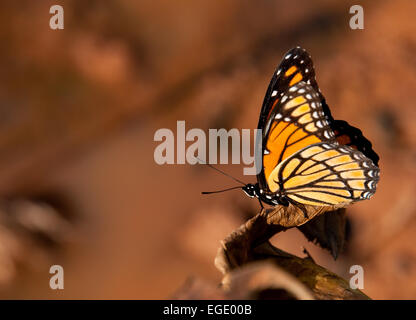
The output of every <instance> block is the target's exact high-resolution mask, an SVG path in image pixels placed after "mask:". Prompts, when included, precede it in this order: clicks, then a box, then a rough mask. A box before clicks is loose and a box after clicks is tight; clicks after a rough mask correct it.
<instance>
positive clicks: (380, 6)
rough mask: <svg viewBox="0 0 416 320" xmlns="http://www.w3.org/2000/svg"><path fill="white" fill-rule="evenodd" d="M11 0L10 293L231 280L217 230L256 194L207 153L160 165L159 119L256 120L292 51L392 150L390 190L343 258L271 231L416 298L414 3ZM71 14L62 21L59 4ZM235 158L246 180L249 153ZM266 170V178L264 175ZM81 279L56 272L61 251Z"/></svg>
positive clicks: (332, 97) (383, 149)
mask: <svg viewBox="0 0 416 320" xmlns="http://www.w3.org/2000/svg"><path fill="white" fill-rule="evenodd" d="M362 2H363V3H362V5H363V7H364V14H365V29H364V30H351V29H350V28H349V19H350V17H351V14H349V8H350V7H351V6H352V5H353V4H357V3H356V2H353V1H347V0H341V1H331V0H319V1H307V0H298V1H268V0H262V1H248V0H247V1H241V0H225V1H215V2H214V1H167V0H154V1H123V0H122V1H115V0H114V1H113V0H108V1H98V0H97V1H81V0H79V1H75V0H73V1H23V0H21V1H2V2H1V4H0V37H1V42H0V43H1V50H0V298H52V299H61V298H76V299H87V298H97V299H101V298H115V299H121V298H123V299H153V298H169V297H171V296H172V294H174V293H175V291H176V290H177V289H178V288H179V287H180V286H182V285H183V283H184V282H185V280H186V279H187V278H189V277H190V276H196V277H200V278H203V279H205V280H206V281H212V282H219V281H220V279H221V274H220V273H219V272H218V271H217V270H216V269H215V267H214V264H213V260H214V257H215V253H216V250H217V248H218V246H219V241H220V240H221V239H223V238H224V237H225V236H226V235H227V234H229V233H230V232H231V231H232V230H234V229H235V228H237V227H238V226H239V225H240V224H241V223H242V222H243V221H244V219H245V218H247V217H248V216H250V215H253V214H254V213H255V212H256V210H258V203H257V202H256V201H252V200H250V199H248V198H247V197H246V196H245V195H243V193H242V192H241V191H233V192H229V193H224V194H221V195H215V196H214V195H212V196H201V195H200V192H201V191H206V190H213V189H214V190H215V189H218V188H222V187H227V186H232V185H233V183H232V181H230V180H228V178H226V177H224V176H221V175H218V174H217V173H215V172H214V171H213V170H210V169H209V168H206V167H204V166H201V165H197V166H191V165H171V166H168V165H165V166H159V165H157V164H155V162H154V159H153V152H154V148H155V147H156V146H157V145H158V142H154V141H153V135H154V133H155V131H156V130H157V129H159V128H170V129H172V130H173V131H174V132H175V130H176V121H177V120H186V125H187V129H190V128H202V129H204V130H208V128H222V127H224V128H226V129H230V128H239V129H241V128H251V129H254V128H255V127H256V126H257V119H258V114H259V111H260V107H261V103H262V100H263V97H264V93H265V91H266V88H267V85H268V81H269V79H270V77H271V75H272V73H273V71H274V69H275V67H276V66H277V64H278V63H279V61H280V59H281V57H282V56H283V54H284V53H285V52H286V51H288V50H289V49H290V48H292V47H294V46H296V45H300V46H302V47H304V48H305V49H307V50H308V51H309V52H310V53H311V55H312V58H313V60H314V62H315V68H316V73H317V80H318V83H319V84H320V87H321V90H322V92H323V94H324V95H325V97H326V99H327V102H328V104H329V105H330V107H331V110H332V113H333V115H334V117H335V118H337V119H344V120H347V121H348V122H349V123H351V124H353V125H355V126H357V127H359V128H361V129H362V130H363V132H364V133H365V135H366V136H367V138H369V139H370V140H371V141H372V142H373V146H374V149H375V150H376V151H377V152H378V154H379V155H380V158H381V160H380V167H381V181H380V183H379V188H378V191H377V193H376V194H375V196H374V197H373V198H372V199H371V200H370V201H364V202H361V203H358V204H355V205H353V206H351V207H350V208H349V209H348V216H349V217H350V221H351V238H350V241H349V244H348V248H347V250H346V252H344V254H342V255H341V256H340V257H339V258H338V260H336V261H333V259H332V258H331V256H330V254H329V253H327V252H325V251H323V250H321V249H319V248H318V247H316V246H315V245H313V244H312V243H308V242H307V241H306V240H305V238H304V237H303V235H302V234H301V233H300V232H299V231H298V230H290V231H287V232H285V233H284V234H281V235H278V236H277V237H276V238H274V239H273V243H274V244H275V245H276V246H278V247H279V248H281V249H284V250H287V251H289V252H291V253H294V254H297V255H300V256H302V255H303V253H302V246H304V247H306V248H307V249H308V251H309V252H310V253H311V255H312V256H313V257H314V259H315V260H316V261H317V263H319V264H321V265H323V266H326V267H328V268H329V269H330V270H332V271H334V272H336V273H338V274H339V275H341V276H344V277H346V278H349V277H350V276H351V275H350V274H349V268H350V266H351V265H354V264H359V265H362V266H363V267H364V272H365V274H364V286H365V287H364V290H363V291H364V292H365V293H366V294H368V295H369V296H370V297H372V298H375V299H414V298H416V246H415V243H414V242H415V241H416V236H415V232H416V219H415V217H416V202H415V194H416V181H415V177H416V167H415V161H416V126H415V125H414V119H415V118H416V108H415V101H416V99H415V98H416V91H415V89H416V77H415V74H416V54H415V53H416V36H415V30H416V21H415V19H414V13H415V12H416V2H415V1H413V0H408V1H406V0H400V1H398V0H395V1H393V0H391V1H387V0H383V1H362ZM53 4H60V5H62V6H63V7H64V10H65V29H64V30H51V29H50V28H49V19H50V17H51V15H50V14H49V8H50V6H51V5H53ZM221 168H222V169H224V170H226V171H228V172H230V173H231V174H233V175H234V176H236V177H238V178H241V179H243V180H245V181H247V182H254V181H255V177H247V176H243V175H242V168H243V166H242V165H222V166H221ZM250 180H251V181H250ZM53 264H59V265H62V266H63V267H64V270H65V289H64V290H56V291H53V290H51V289H50V288H49V278H50V276H51V275H50V274H49V268H50V266H51V265H53Z"/></svg>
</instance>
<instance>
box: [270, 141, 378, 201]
mask: <svg viewBox="0 0 416 320" xmlns="http://www.w3.org/2000/svg"><path fill="white" fill-rule="evenodd" d="M275 171H276V173H272V174H275V175H276V177H277V178H278V179H279V181H280V183H281V186H282V187H283V190H284V193H285V194H286V196H287V197H289V198H290V199H291V200H293V201H295V202H298V203H302V204H309V205H315V206H322V205H344V204H348V203H350V202H353V201H358V200H363V199H368V198H370V197H371V196H372V195H373V194H374V193H375V190H376V186H377V182H378V179H379V168H378V167H377V166H375V165H374V163H373V162H372V161H371V160H370V159H368V158H367V157H366V156H365V155H364V154H363V153H362V152H360V151H357V150H355V149H353V148H351V147H348V146H340V145H339V144H338V143H318V144H315V145H311V146H308V147H307V148H305V149H303V150H301V151H300V152H298V153H296V154H295V155H293V156H291V157H290V158H288V159H287V160H286V161H284V162H283V163H281V164H280V165H279V166H278V167H277V168H276V169H275Z"/></svg>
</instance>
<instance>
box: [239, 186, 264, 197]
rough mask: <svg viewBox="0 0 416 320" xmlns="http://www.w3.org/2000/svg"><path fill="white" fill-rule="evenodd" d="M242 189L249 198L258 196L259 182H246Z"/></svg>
mask: <svg viewBox="0 0 416 320" xmlns="http://www.w3.org/2000/svg"><path fill="white" fill-rule="evenodd" d="M242 189H243V191H244V192H245V193H246V195H248V196H249V197H250V198H254V197H256V198H258V197H259V194H260V192H259V184H258V183H256V184H251V183H248V184H246V185H245V186H244V187H242Z"/></svg>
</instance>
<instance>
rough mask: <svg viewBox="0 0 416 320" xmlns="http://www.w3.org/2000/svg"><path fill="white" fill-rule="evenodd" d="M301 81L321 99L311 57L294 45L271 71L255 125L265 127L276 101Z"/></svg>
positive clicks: (259, 127) (260, 127)
mask: <svg viewBox="0 0 416 320" xmlns="http://www.w3.org/2000/svg"><path fill="white" fill-rule="evenodd" d="M301 81H303V82H305V83H307V84H309V85H310V86H312V88H313V89H315V91H316V92H317V93H318V95H319V96H320V99H322V96H321V94H320V91H319V87H318V84H317V83H316V80H315V70H314V67H313V63H312V59H311V57H310V55H309V54H308V53H307V52H306V50H304V49H302V48H300V47H296V48H293V49H291V50H290V51H288V52H287V53H286V54H285V55H284V57H283V59H282V62H281V63H280V65H279V66H278V67H277V69H276V71H275V72H274V73H273V77H272V79H271V80H270V84H269V87H268V88H267V91H266V95H265V97H264V101H263V105H262V109H261V112H260V119H259V123H258V126H257V128H258V129H262V130H263V129H264V128H265V126H266V122H267V121H268V120H269V119H270V115H271V112H272V110H273V108H275V107H276V105H277V103H278V101H279V100H280V99H281V98H282V97H283V95H284V94H285V93H286V92H287V91H288V90H289V88H290V87H292V86H293V85H295V84H297V83H298V82H301Z"/></svg>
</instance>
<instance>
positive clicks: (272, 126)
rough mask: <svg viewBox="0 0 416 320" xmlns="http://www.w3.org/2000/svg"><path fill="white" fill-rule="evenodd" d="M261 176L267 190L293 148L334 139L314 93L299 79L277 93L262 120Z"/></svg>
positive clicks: (292, 152)
mask: <svg viewBox="0 0 416 320" xmlns="http://www.w3.org/2000/svg"><path fill="white" fill-rule="evenodd" d="M266 131H267V135H266V137H265V141H264V147H263V155H262V157H263V179H262V182H263V183H264V182H265V183H267V186H268V187H269V190H270V191H273V190H272V189H273V188H271V183H272V181H274V180H276V177H275V176H274V175H272V172H273V170H274V169H275V168H276V166H277V165H278V164H279V163H281V162H282V161H284V160H285V159H286V158H288V157H290V156H291V155H293V154H294V153H296V152H297V151H299V150H301V149H303V148H305V147H307V146H309V145H311V144H315V143H319V142H322V141H325V142H328V143H329V142H335V135H334V133H333V132H332V130H331V129H330V127H329V125H328V122H327V120H326V117H325V114H324V112H323V110H322V106H321V102H320V98H319V95H318V93H317V92H316V91H315V90H314V89H313V88H312V87H311V86H310V85H308V84H307V83H305V82H303V81H301V82H299V83H297V84H295V85H293V86H292V87H290V88H289V90H288V91H287V92H286V93H285V94H284V95H283V96H282V97H281V99H280V100H279V101H278V103H277V104H276V106H275V107H274V108H273V110H272V111H271V117H270V119H269V120H268V122H267V124H266Z"/></svg>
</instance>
